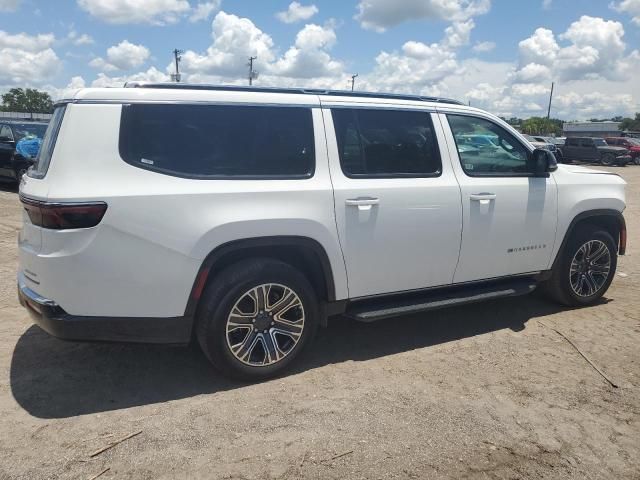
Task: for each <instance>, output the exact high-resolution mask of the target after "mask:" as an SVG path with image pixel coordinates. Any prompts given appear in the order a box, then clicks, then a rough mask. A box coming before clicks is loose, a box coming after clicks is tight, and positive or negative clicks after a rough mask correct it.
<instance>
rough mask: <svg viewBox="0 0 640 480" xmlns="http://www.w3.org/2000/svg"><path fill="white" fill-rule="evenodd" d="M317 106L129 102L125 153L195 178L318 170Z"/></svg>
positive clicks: (123, 130)
mask: <svg viewBox="0 0 640 480" xmlns="http://www.w3.org/2000/svg"><path fill="white" fill-rule="evenodd" d="M313 142H314V140H313V123H312V118H311V110H310V109H309V108H298V107H261V106H255V107H254V106H240V105H235V106H231V105H153V104H135V105H125V106H124V107H123V112H122V122H121V127H120V154H121V156H122V158H123V159H124V160H125V161H126V162H127V163H130V164H132V165H134V166H137V167H141V168H146V169H149V170H154V171H158V172H161V173H166V174H173V175H177V176H184V177H192V178H198V177H201V178H221V177H232V178H233V177H241V178H242V177H244V178H252V177H261V178H283V177H286V178H302V177H309V176H311V175H312V174H313V171H314V168H315V152H314V143H313Z"/></svg>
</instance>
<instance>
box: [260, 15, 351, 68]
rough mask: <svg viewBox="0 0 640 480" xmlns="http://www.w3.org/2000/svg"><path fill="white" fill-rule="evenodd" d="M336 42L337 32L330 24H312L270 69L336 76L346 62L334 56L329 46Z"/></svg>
mask: <svg viewBox="0 0 640 480" xmlns="http://www.w3.org/2000/svg"><path fill="white" fill-rule="evenodd" d="M335 42H336V33H335V31H334V30H333V28H332V27H331V26H327V27H321V26H319V25H314V24H309V25H305V27H304V28H303V29H302V30H300V31H299V32H298V34H297V35H296V42H295V45H294V46H292V47H291V48H289V50H287V52H286V53H285V54H284V56H283V57H282V58H280V59H278V60H277V61H276V62H275V63H274V64H272V65H268V66H267V72H268V73H271V74H274V75H279V76H284V77H293V78H314V77H334V76H338V75H340V74H341V73H342V69H343V65H342V63H341V62H339V61H337V60H333V59H332V58H331V56H330V55H329V53H328V52H327V50H329V49H331V47H332V46H333V45H334V44H335Z"/></svg>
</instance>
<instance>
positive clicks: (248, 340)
mask: <svg viewBox="0 0 640 480" xmlns="http://www.w3.org/2000/svg"><path fill="white" fill-rule="evenodd" d="M258 341H259V338H258V335H257V334H256V333H255V332H254V331H253V330H251V331H249V333H247V336H246V337H244V339H243V340H242V341H241V342H240V343H238V344H236V345H232V346H231V351H232V352H233V353H234V354H235V355H236V356H237V357H238V358H240V359H241V360H243V361H244V360H248V359H249V358H250V357H251V352H252V351H253V349H254V348H255V346H256V344H257V343H258Z"/></svg>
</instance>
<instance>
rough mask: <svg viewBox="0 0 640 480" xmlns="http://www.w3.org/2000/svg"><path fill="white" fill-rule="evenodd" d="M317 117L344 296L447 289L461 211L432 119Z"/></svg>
mask: <svg viewBox="0 0 640 480" xmlns="http://www.w3.org/2000/svg"><path fill="white" fill-rule="evenodd" d="M323 103H324V102H323ZM323 116H324V121H325V129H326V132H327V146H328V153H329V166H330V172H331V180H332V183H333V188H334V201H335V212H336V222H337V226H338V235H339V239H340V243H341V246H342V250H343V254H344V261H345V265H346V267H347V275H348V283H349V296H350V297H351V298H355V297H363V296H369V295H378V294H384V293H391V292H401V291H407V290H414V289H420V288H426V287H431V286H437V285H447V284H450V283H451V281H452V279H453V273H454V271H455V266H456V262H457V259H458V253H459V248H460V234H461V223H462V209H461V205H460V189H459V187H458V183H457V181H456V179H455V176H454V174H453V172H452V170H451V166H450V162H449V160H448V153H447V151H446V148H444V147H442V146H443V145H444V142H443V137H442V130H441V127H440V125H439V124H438V122H437V121H436V122H434V114H432V113H429V112H426V111H424V110H400V109H394V108H390V107H389V106H387V107H386V108H375V107H371V108H369V107H364V106H360V107H359V108H348V107H343V106H340V107H339V106H335V107H332V108H324V109H323ZM334 132H335V133H334Z"/></svg>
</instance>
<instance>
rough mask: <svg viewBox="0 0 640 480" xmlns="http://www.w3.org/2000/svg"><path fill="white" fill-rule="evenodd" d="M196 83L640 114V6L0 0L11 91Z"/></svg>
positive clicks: (2, 84) (2, 60)
mask: <svg viewBox="0 0 640 480" xmlns="http://www.w3.org/2000/svg"><path fill="white" fill-rule="evenodd" d="M174 48H179V49H181V50H183V51H184V53H183V54H182V60H181V63H180V69H181V72H182V73H183V80H184V81H186V82H192V83H195V82H206V83H223V84H246V83H248V80H247V76H248V67H247V61H248V57H249V56H257V59H256V60H255V63H254V68H255V70H257V71H258V74H259V75H258V78H257V79H256V80H255V81H254V83H255V84H256V85H263V86H292V87H294V86H295V87H307V88H336V89H348V88H350V86H351V83H350V82H351V75H352V74H358V77H357V78H356V80H355V87H356V89H357V90H369V91H385V92H401V93H416V94H422V95H434V96H445V97H451V98H455V99H458V100H461V101H464V102H465V103H466V102H469V103H470V104H471V105H472V106H477V107H480V108H484V109H486V110H488V111H490V112H492V113H495V114H497V115H501V116H505V117H511V116H518V117H524V118H526V117H529V116H536V115H542V116H544V115H546V110H547V103H548V99H549V92H550V88H551V82H554V84H555V88H554V96H553V104H552V111H551V115H552V117H557V118H562V119H564V120H584V119H589V118H594V117H597V118H608V117H612V116H616V115H623V116H633V114H634V113H635V112H640V0H315V1H313V0H299V1H293V2H290V1H288V0H284V1H281V0H272V1H265V0H46V1H45V0H0V92H4V91H6V90H8V89H9V88H12V87H16V86H17V87H26V86H28V87H33V88H38V89H41V90H45V91H48V92H50V93H51V95H52V96H53V97H54V98H56V97H60V96H63V95H64V94H65V92H66V91H67V90H68V89H73V88H81V87H107V86H122V85H123V83H124V82H126V81H128V80H138V81H154V82H157V81H168V80H169V73H171V72H173V68H174V66H173V61H172V58H173V57H172V51H173V49H174Z"/></svg>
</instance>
